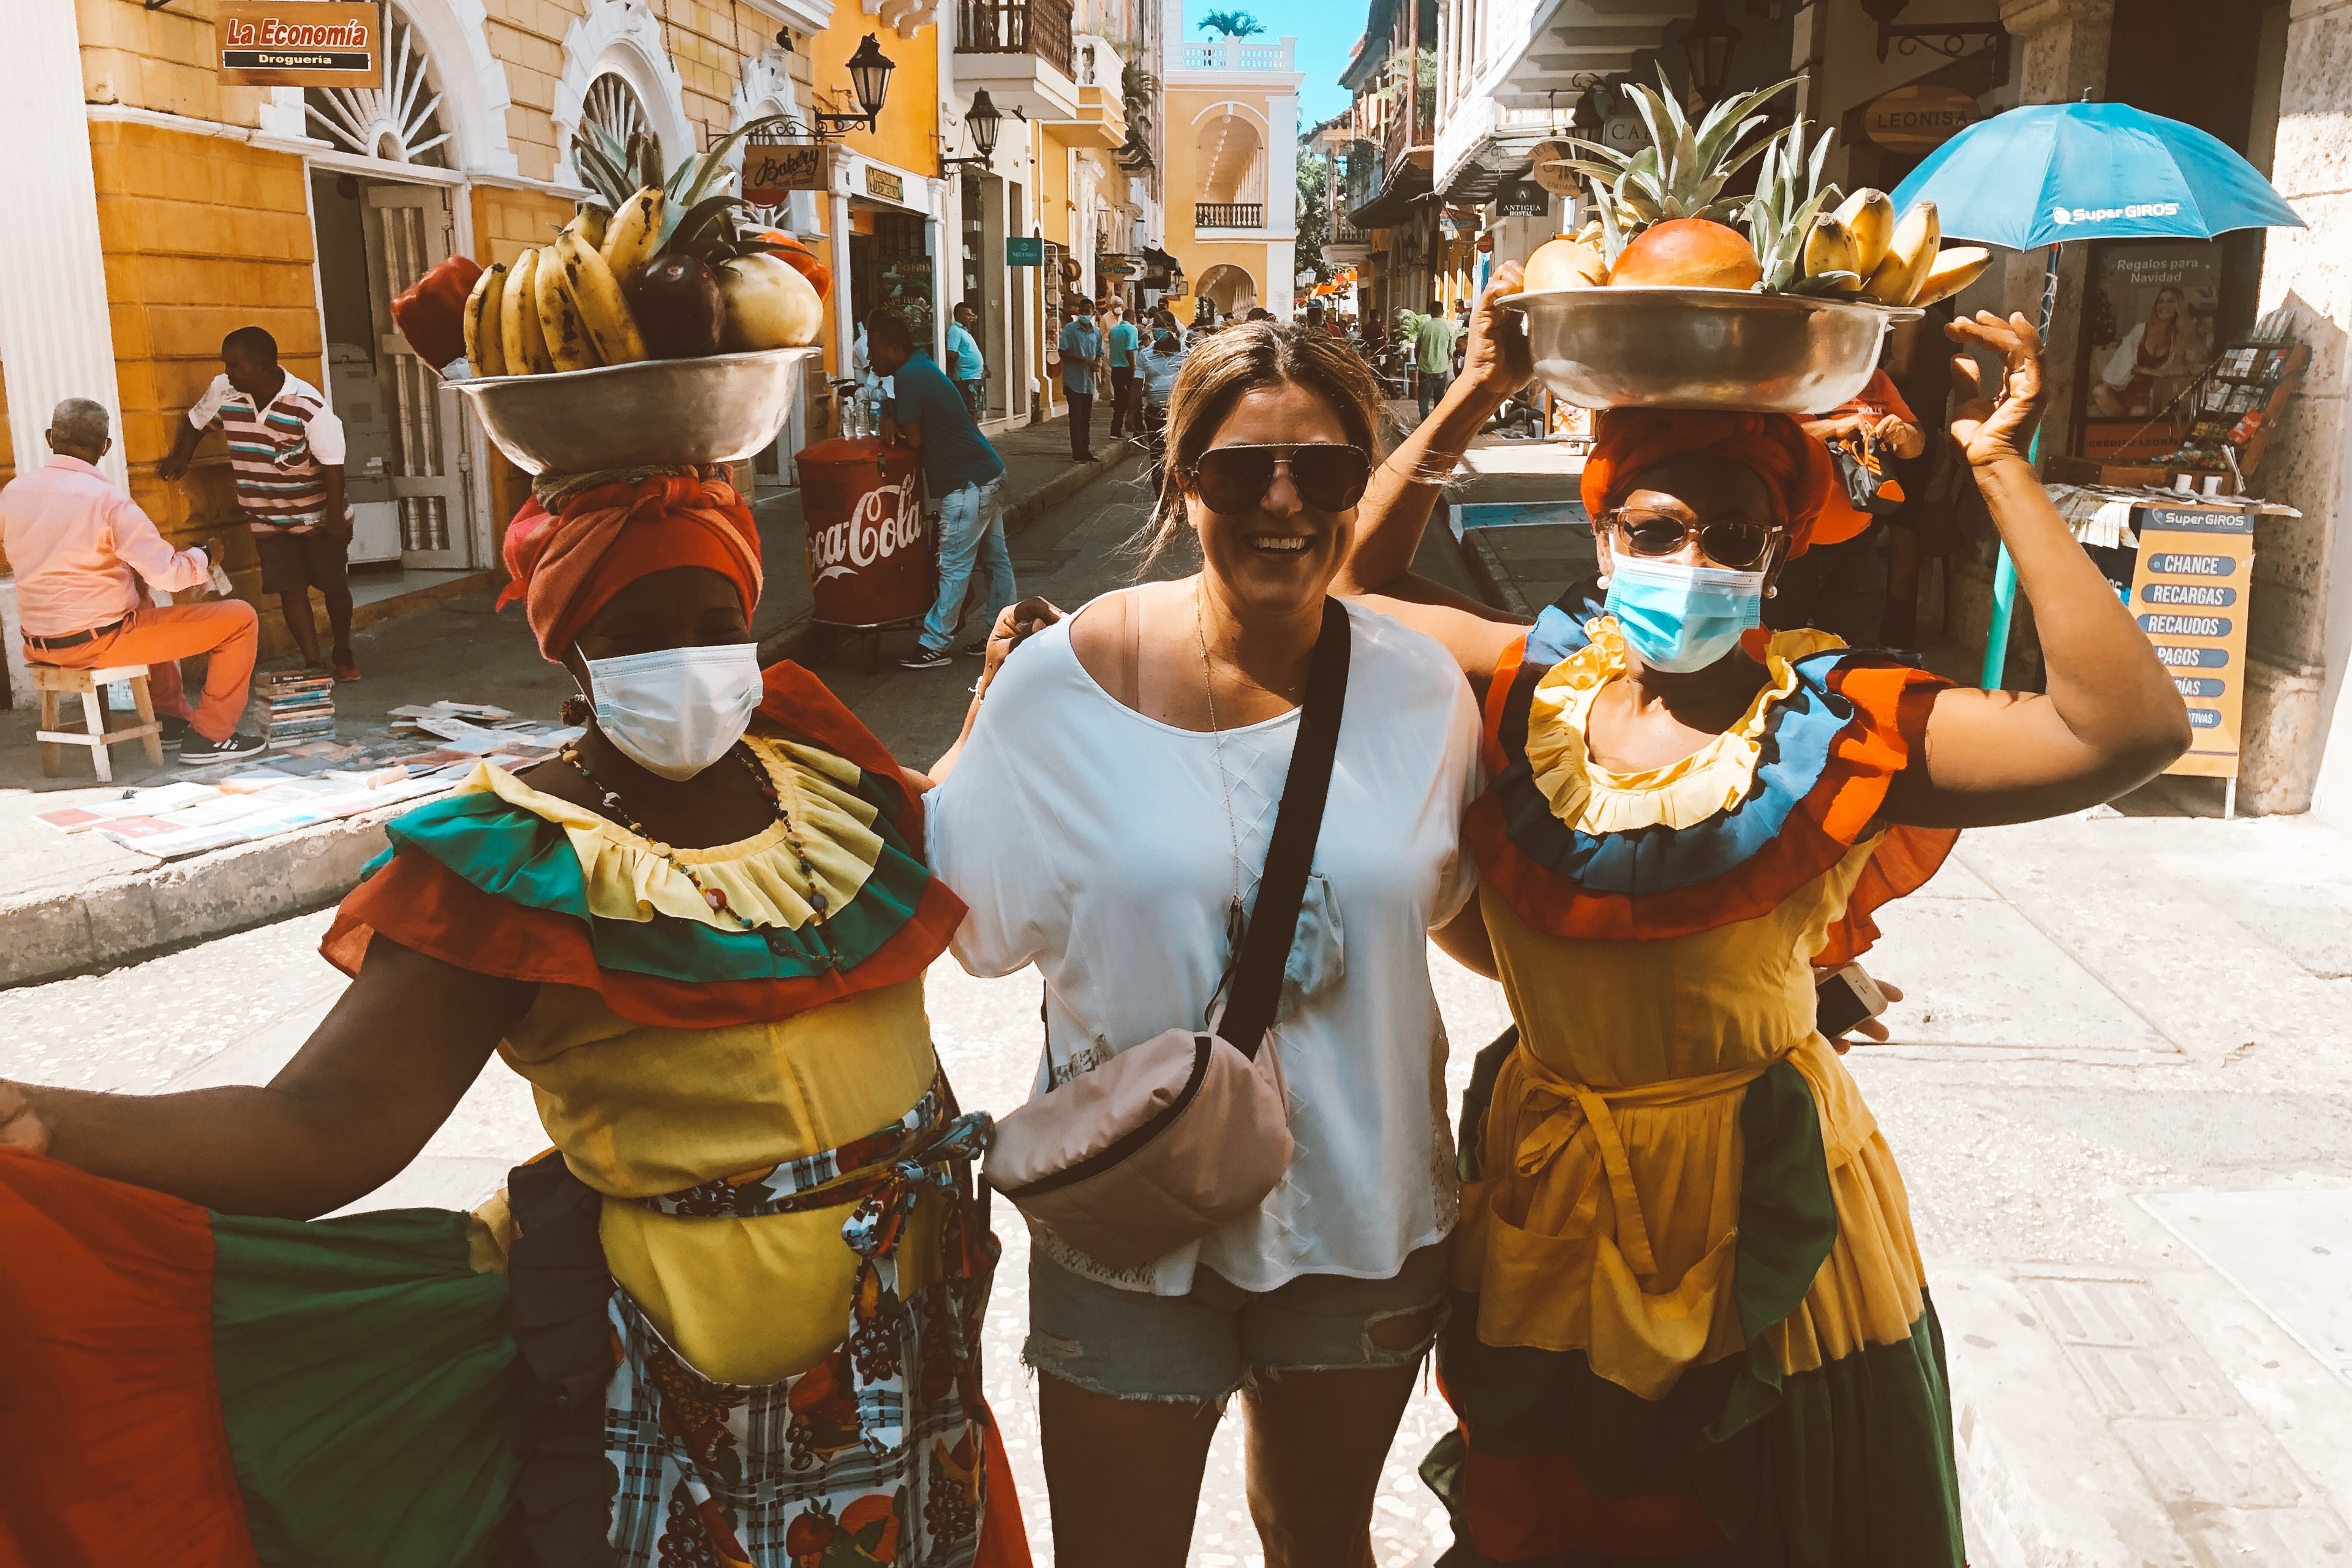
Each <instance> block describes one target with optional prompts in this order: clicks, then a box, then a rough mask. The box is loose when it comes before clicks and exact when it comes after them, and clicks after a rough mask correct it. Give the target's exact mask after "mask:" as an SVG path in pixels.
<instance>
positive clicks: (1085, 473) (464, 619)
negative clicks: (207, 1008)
mask: <svg viewBox="0 0 2352 1568" xmlns="http://www.w3.org/2000/svg"><path fill="white" fill-rule="evenodd" d="M1068 429H1069V427H1068V426H1067V425H1066V424H1064V423H1061V422H1058V421H1057V422H1054V423H1051V424H1046V425H1041V426H1024V427H1023V428H1020V429H1018V430H1015V431H1013V432H1010V433H1008V434H1007V435H1005V436H1003V437H998V438H997V440H996V445H997V447H998V449H999V450H1000V451H1001V452H1002V453H1003V457H1004V459H1005V470H1006V472H1005V494H1006V497H1007V501H1006V509H1005V526H1006V529H1007V531H1008V532H1010V533H1012V534H1013V535H1014V537H1015V540H1016V542H1015V543H1014V545H1013V549H1014V553H1015V555H1016V563H1017V557H1018V555H1019V553H1020V551H1021V549H1022V548H1023V546H1022V545H1021V544H1020V543H1019V542H1017V539H1018V534H1019V531H1021V530H1022V529H1023V528H1024V527H1025V526H1026V525H1027V524H1028V523H1029V522H1031V521H1034V520H1035V519H1037V518H1039V517H1041V516H1044V515H1045V514H1046V513H1047V512H1049V511H1051V510H1053V509H1054V508H1055V507H1056V506H1058V505H1060V504H1061V503H1062V502H1063V501H1065V500H1067V499H1068V498H1069V497H1071V496H1072V495H1075V494H1076V492H1077V491H1078V490H1080V489H1083V488H1085V487H1086V486H1087V485H1088V484H1091V483H1093V482H1095V481H1096V480H1097V479H1103V478H1105V477H1107V476H1111V475H1115V474H1128V475H1130V476H1131V475H1132V474H1133V473H1134V472H1136V471H1138V470H1137V465H1136V462H1135V458H1136V457H1137V453H1136V450H1135V448H1133V447H1129V446H1126V445H1125V444H1123V443H1115V442H1110V441H1108V440H1106V441H1102V442H1098V443H1097V457H1098V458H1099V460H1098V461H1097V462H1095V463H1092V464H1079V463H1074V462H1072V461H1071V460H1070V456H1069V435H1068ZM1122 493H1125V492H1122ZM754 515H755V516H756V517H757V518H758V520H759V523H760V536H761V549H762V552H763V553H764V556H765V561H766V568H767V586H766V592H765V594H764V595H763V596H762V598H761V605H760V610H759V613H758V615H757V616H755V617H754V619H753V627H752V629H753V632H754V635H755V636H757V637H759V639H760V643H761V655H762V657H763V658H765V659H769V660H773V659H777V658H799V657H803V653H804V634H805V632H806V631H807V628H808V619H809V613H810V598H809V591H808V581H807V575H806V573H805V572H804V571H803V567H802V542H803V526H802V522H801V512H800V495H799V492H798V491H792V492H788V493H786V494H784V495H782V496H778V497H774V498H772V499H770V500H764V501H762V502H761V503H760V504H759V505H758V506H757V507H756V508H755V509H754ZM496 597H497V595H496V594H495V593H494V592H475V593H472V594H468V595H459V596H456V597H451V598H447V599H444V600H442V601H440V602H438V603H436V604H433V605H428V606H427V607H425V608H423V609H420V610H418V611H416V612H415V614H412V615H408V616H403V617H400V618H398V619H394V620H390V621H386V622H383V623H382V624H379V625H377V626H372V627H368V628H366V629H364V630H362V631H360V632H359V633H357V634H356V635H355V637H354V638H353V646H354V647H355V649H356V651H357V653H358V656H359V660H360V668H361V669H362V673H363V676H364V679H362V680H360V681H359V682H358V683H357V684H355V685H344V686H339V687H337V688H336V689H335V710H336V721H337V730H338V732H339V734H340V736H341V738H342V739H344V740H347V741H348V740H352V739H356V738H359V737H361V736H362V735H364V734H366V733H367V732H368V731H373V730H377V729H381V728H382V727H383V724H384V723H385V722H386V721H387V720H388V718H389V713H390V710H392V709H394V708H395V707H401V706H404V705H408V704H422V703H429V702H433V701H436V700H440V699H444V698H447V699H454V700H461V701H468V702H487V703H493V704H496V705H497V706H499V707H502V708H507V709H509V710H513V711H514V712H515V713H517V714H519V715H521V716H523V717H527V718H534V719H543V720H548V721H552V720H553V719H554V718H555V715H556V710H557V709H558V708H559V707H560V706H561V705H562V701H563V699H564V698H566V697H568V696H570V695H572V691H573V685H572V679H571V678H570V677H569V676H568V675H566V674H564V673H563V671H562V670H561V669H559V668H556V667H555V666H553V665H550V664H548V663H546V662H545V661H544V660H542V659H541V658H540V657H539V650H538V648H537V647H536V646H535V645H534V644H533V643H532V641H531V638H530V628H529V627H528V626H526V625H525V624H524V622H523V618H522V613H521V611H520V608H513V609H509V611H507V612H506V613H505V614H504V615H499V614H496V613H494V612H493V610H492V608H491V606H492V605H493V603H494V602H495V600H496ZM270 613H273V614H274V613H275V612H274V610H273V611H272V612H270ZM909 640H911V634H897V636H896V638H895V640H894V639H893V638H886V639H885V641H884V650H885V652H886V654H887V656H888V657H890V658H896V657H897V656H898V654H899V653H901V652H903V651H904V649H903V647H902V646H901V645H902V644H904V643H906V642H908V641H909ZM290 662H291V661H289V660H278V661H274V664H273V666H272V667H273V668H282V667H286V666H288V665H289V664H290ZM848 662H849V661H848V660H847V658H846V657H845V658H844V659H842V660H836V661H834V663H831V664H828V665H827V667H826V673H827V674H828V676H831V675H833V674H834V673H835V666H836V665H840V666H844V667H845V666H846V665H847V663H848ZM939 673H940V674H941V675H945V674H946V673H948V672H944V671H942V672H939ZM958 712H959V713H960V712H961V710H960V709H959V710H958ZM37 718H38V710H37V709H36V708H20V709H17V710H14V711H7V712H0V986H8V985H18V984H26V983H29V982H33V981H37V980H43V979H49V978H54V977H56V976H58V975H62V974H70V973H81V972H86V971H91V970H102V969H105V968H109V967H110V966H112V965H115V964H118V963H125V962H128V961H130V960H131V959H133V958H135V957H138V956H142V955H145V954H150V953H154V952H163V951H166V950H168V949H170V948H172V947H174V946H179V945H184V944H185V943H188V942H198V941H202V940H205V939H207V938H210V937H215V936H219V935H222V934H224V933H226V932H229V931H239V930H243V929H245V928H247V927H248V926H253V925H257V924H260V923H262V922H263V921H274V920H280V919H283V918H285V917H286V916H288V915H291V914H295V913H299V912H300V911H301V910H310V909H317V908H319V907H320V906H321V905H323V904H326V903H330V902H332V901H333V900H336V899H339V898H341V896H342V894H343V893H344V892H345V891H347V890H349V889H350V888H351V886H352V884H353V883H354V882H355V881H356V880H357V879H358V876H359V872H360V870H361V868H362V867H364V866H365V865H366V864H367V862H368V861H369V860H370V859H372V858H373V857H374V856H375V855H376V854H377V853H379V852H380V851H381V850H382V849H383V847H384V838H383V821H384V819H385V818H386V817H388V816H392V815H396V813H397V811H398V810H400V809H404V807H394V808H393V809H392V810H390V811H387V812H384V813H382V814H372V815H370V816H362V817H353V818H348V819H345V820H343V821H340V822H333V823H326V824H321V825H320V826H316V827H310V828H305V829H302V830H300V831H299V832H296V833H290V834H285V835H281V836H279V837H274V838H269V839H264V840H261V841H258V842H256V843H252V844H245V845H239V846H236V847H233V848H229V849H224V850H218V851H215V852H214V853H211V854H207V855H199V856H194V857H191V858H187V859H184V860H178V861H173V862H170V863H168V864H164V865H158V864H157V863H156V861H155V860H154V859H153V858H152V857H149V856H146V855H142V854H140V853H138V852H137V851H136V850H132V849H128V848H125V847H122V846H121V845H119V844H116V843H114V842H113V841H112V840H110V839H107V838H102V837H99V836H97V835H96V834H91V833H79V834H71V835H68V834H63V833H59V832H57V831H56V830H54V829H52V828H50V827H48V826H46V825H44V824H42V823H39V822H37V821H34V820H33V817H34V816H35V814H37V813H39V812H45V811H50V810H54V809H56V808H58V807H59V806H66V805H79V804H84V803H87V802H89V801H95V800H112V799H120V798H121V796H122V795H123V794H124V793H125V791H126V790H128V789H133V788H143V787H151V786H152V785H155V784H166V783H169V782H171V780H172V779H173V777H175V776H177V775H178V774H179V773H180V772H181V770H180V769H178V768H177V766H176V765H175V763H173V760H172V758H171V757H170V755H169V754H167V755H166V757H165V759H164V763H163V767H162V768H160V769H151V768H149V767H148V766H147V763H146V759H145V757H144V755H143V754H142V752H140V750H139V748H138V747H137V746H135V745H131V746H119V747H116V748H115V749H114V753H113V761H114V767H115V781H114V783H113V784H108V785H103V786H101V785H99V784H96V783H95V781H94V780H93V779H92V777H91V774H90V772H89V763H87V762H85V761H83V760H82V758H81V757H79V755H77V754H73V753H70V752H69V753H68V756H67V758H66V766H65V772H64V773H63V774H62V775H61V776H60V777H58V778H55V779H50V778H45V777H43V776H42V774H41V772H40V760H39V752H38V748H37V746H36V745H35V744H34V742H33V731H35V730H36V729H37V727H38V725H37ZM118 722H121V721H120V720H118Z"/></svg>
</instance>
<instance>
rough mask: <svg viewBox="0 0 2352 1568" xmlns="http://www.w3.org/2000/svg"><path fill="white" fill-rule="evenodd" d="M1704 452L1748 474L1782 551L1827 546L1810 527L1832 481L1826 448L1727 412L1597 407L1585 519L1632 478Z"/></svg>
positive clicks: (1617, 496) (1768, 419)
mask: <svg viewBox="0 0 2352 1568" xmlns="http://www.w3.org/2000/svg"><path fill="white" fill-rule="evenodd" d="M1698 453H1705V454H1706V455H1708V456H1710V457H1717V458H1728V459H1730V460H1731V461H1732V462H1735V463H1738V465H1739V466H1740V467H1742V468H1748V469H1749V470H1751V471H1752V472H1754V473H1755V475H1756V477H1757V478H1759V479H1762V480H1763V481H1764V488H1765V489H1767V490H1769V491H1770V492H1771V496H1772V510H1773V511H1774V513H1775V514H1776V515H1777V517H1778V519H1779V521H1781V522H1783V523H1786V524H1787V525H1788V529H1789V536H1790V537H1789V553H1790V555H1791V556H1797V555H1801V554H1803V553H1804V552H1805V550H1806V548H1807V547H1808V546H1810V545H1813V544H1823V543H1829V542H1831V541H1829V540H1826V539H1823V538H1822V537H1820V536H1819V534H1818V533H1817V532H1816V531H1815V527H1814V524H1815V522H1816V521H1817V520H1818V519H1819V518H1820V516H1821V511H1822V505H1823V504H1824V503H1825V502H1826V501H1827V500H1829V498H1830V492H1831V489H1832V487H1833V486H1834V485H1835V484H1836V482H1837V470H1836V469H1835V468H1833V467H1832V464H1831V462H1830V454H1829V448H1828V447H1825V446H1823V445H1822V443H1821V442H1819V441H1816V440H1814V439H1813V438H1812V437H1811V436H1808V435H1806V434H1805V429H1804V426H1801V425H1800V424H1798V423H1797V421H1796V420H1795V419H1793V418H1791V417H1790V416H1788V415H1786V414H1727V413H1718V412H1717V411H1715V410H1713V409H1703V408H1604V409H1602V410H1601V412H1600V414H1599V415H1597V416H1595V417H1594V418H1593V421H1592V455H1591V457H1589V458H1585V459H1584V510H1585V511H1586V512H1587V513H1588V514H1590V515H1591V516H1593V517H1596V518H1597V517H1599V516H1600V515H1601V513H1602V512H1604V511H1606V510H1609V509H1610V508H1611V507H1612V506H1614V505H1616V504H1617V502H1618V501H1620V500H1623V499H1624V496H1625V492H1626V491H1628V490H1630V489H1633V479H1634V478H1635V476H1637V475H1639V474H1641V473H1642V472H1643V470H1644V469H1647V468H1654V467H1656V466H1657V465H1658V464H1660V463H1663V462H1665V461H1666V460H1667V459H1668V458H1683V457H1689V456H1692V455H1695V454H1698Z"/></svg>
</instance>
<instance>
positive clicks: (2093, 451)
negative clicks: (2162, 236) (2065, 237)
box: [2082, 240, 2222, 460]
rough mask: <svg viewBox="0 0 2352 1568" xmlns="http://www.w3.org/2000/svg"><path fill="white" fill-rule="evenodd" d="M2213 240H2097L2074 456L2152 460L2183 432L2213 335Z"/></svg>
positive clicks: (2216, 298) (2216, 250)
mask: <svg viewBox="0 0 2352 1568" xmlns="http://www.w3.org/2000/svg"><path fill="white" fill-rule="evenodd" d="M2221 270H2222V247H2221V246H2220V245H2218V244H2216V243H2213V242H2212V241H2210V240H2159V241H2140V242H2133V243H2115V244H2107V245H2103V246H2101V247H2099V249H2098V251H2097V252H2096V254H2095V255H2094V257H2093V258H2092V262H2091V279H2090V287H2089V290H2088V294H2087V297H2086V300H2085V308H2086V310H2087V311H2088V315H2087V316H2086V318H2085V319H2084V329H2083V336H2084V342H2085V343H2086V344H2087V347H2088V353H2089V356H2090V357H2089V365H2088V370H2087V373H2086V374H2085V375H2084V389H2085V390H2084V407H2083V437H2082V453H2083V455H2084V457H2086V458H2107V459H2117V460H2128V459H2131V458H2153V457H2160V456H2162V455H2163V454H2164V453H2167V452H2169V451H2171V450H2172V449H2173V448H2174V447H2177V446H2179V444H2180V442H2181V439H2182V437H2185V436H2186V435H2187V434H2188V429H2189V416H2190V413H2191V410H2190V407H2189V400H2188V398H2187V397H2185V396H2184V394H2185V393H2187V391H2188V390H2189V386H2190V384H2192V383H2194V382H2195V381H2196V379H2197V377H2198V376H2199V374H2200V373H2202V372H2203V370H2204V369H2205V367H2206V365H2208V364H2209V363H2211V361H2212V359H2213V355H2214V352H2215V345H2216V344H2217V343H2218V342H2219V341H2220V335H2219V334H2220V331H2221V328H2220V322H2219V316H2220V313H2221Z"/></svg>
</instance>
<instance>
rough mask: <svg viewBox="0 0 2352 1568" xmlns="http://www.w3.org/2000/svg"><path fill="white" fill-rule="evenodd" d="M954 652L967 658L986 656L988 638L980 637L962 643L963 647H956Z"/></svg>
mask: <svg viewBox="0 0 2352 1568" xmlns="http://www.w3.org/2000/svg"><path fill="white" fill-rule="evenodd" d="M956 652H958V653H960V654H962V655H963V656H964V657H965V658H987V657H988V639H987V638H986V637H982V638H981V639H980V640H979V641H977V642H968V643H966V644H964V645H963V647H960V648H958V649H956Z"/></svg>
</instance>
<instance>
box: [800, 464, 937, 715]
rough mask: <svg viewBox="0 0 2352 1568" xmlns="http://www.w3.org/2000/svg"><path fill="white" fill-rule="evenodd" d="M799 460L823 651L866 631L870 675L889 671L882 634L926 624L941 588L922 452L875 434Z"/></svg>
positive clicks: (810, 571) (811, 583)
mask: <svg viewBox="0 0 2352 1568" xmlns="http://www.w3.org/2000/svg"><path fill="white" fill-rule="evenodd" d="M797 461H798V462H799V464H800V471H801V510H802V513H803V516H804V517H805V518H806V519H807V521H808V545H807V549H806V552H805V558H806V561H807V563H808V581H809V595H810V597H811V598H813V599H814V601H815V614H814V616H813V617H812V620H813V622H814V625H815V626H816V627H817V628H818V637H819V639H820V640H819V645H818V646H819V648H820V649H822V648H823V647H824V646H825V645H826V644H827V643H829V642H830V640H831V638H832V637H834V636H835V634H838V633H842V632H862V633H864V634H866V669H867V670H868V671H869V672H870V671H872V670H875V669H877V668H880V666H881V662H882V634H883V633H884V632H887V631H901V630H906V629H908V628H910V627H914V626H920V625H922V622H923V616H924V615H925V614H926V613H928V612H929V609H930V607H931V600H932V599H933V598H934V597H935V596H936V595H937V594H938V592H939V570H938V557H939V542H938V539H937V538H936V536H935V535H934V533H933V532H932V530H931V528H930V526H929V523H928V522H927V521H925V519H924V517H923V475H922V458H921V455H920V454H919V453H918V452H916V451H915V450H914V449H913V448H912V447H887V448H886V447H884V446H883V445H882V443H881V442H880V441H878V440H877V439H875V438H874V437H870V436H860V437H835V438H833V439H831V440H827V441H818V442H815V443H814V444H813V445H811V446H807V447H803V448H801V451H800V454H799V457H798V458H797Z"/></svg>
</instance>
